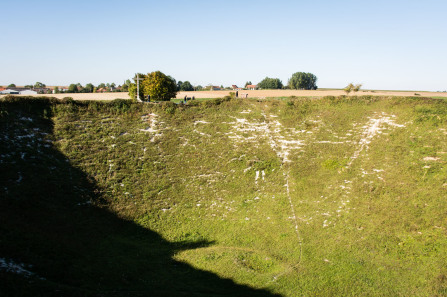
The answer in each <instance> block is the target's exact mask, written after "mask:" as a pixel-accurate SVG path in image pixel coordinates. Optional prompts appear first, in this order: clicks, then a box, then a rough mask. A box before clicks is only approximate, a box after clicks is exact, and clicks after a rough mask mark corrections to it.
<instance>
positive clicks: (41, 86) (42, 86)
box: [34, 82, 46, 89]
mask: <svg viewBox="0 0 447 297" xmlns="http://www.w3.org/2000/svg"><path fill="white" fill-rule="evenodd" d="M45 87H46V85H45V84H43V83H41V82H36V83H35V84H34V88H35V89H41V88H45Z"/></svg>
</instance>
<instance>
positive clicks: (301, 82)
mask: <svg viewBox="0 0 447 297" xmlns="http://www.w3.org/2000/svg"><path fill="white" fill-rule="evenodd" d="M316 83H317V77H316V76H315V75H314V74H312V73H305V72H296V73H294V74H293V75H292V77H291V78H290V79H289V83H288V85H289V87H290V88H291V89H296V90H316V89H317V88H318V87H317V85H316Z"/></svg>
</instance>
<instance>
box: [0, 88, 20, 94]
mask: <svg viewBox="0 0 447 297" xmlns="http://www.w3.org/2000/svg"><path fill="white" fill-rule="evenodd" d="M19 93H20V92H19V91H16V90H11V89H6V90H3V91H1V92H0V94H2V95H6V94H19Z"/></svg>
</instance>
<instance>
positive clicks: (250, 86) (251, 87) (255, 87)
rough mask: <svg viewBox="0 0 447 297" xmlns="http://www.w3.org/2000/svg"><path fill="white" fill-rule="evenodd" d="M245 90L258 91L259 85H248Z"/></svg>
mask: <svg viewBox="0 0 447 297" xmlns="http://www.w3.org/2000/svg"><path fill="white" fill-rule="evenodd" d="M245 88H246V89H247V90H256V89H257V88H258V86H257V85H247V86H246V87H245Z"/></svg>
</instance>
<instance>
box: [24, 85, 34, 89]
mask: <svg viewBox="0 0 447 297" xmlns="http://www.w3.org/2000/svg"><path fill="white" fill-rule="evenodd" d="M24 88H25V89H32V88H34V86H33V85H25V86H24Z"/></svg>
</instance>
